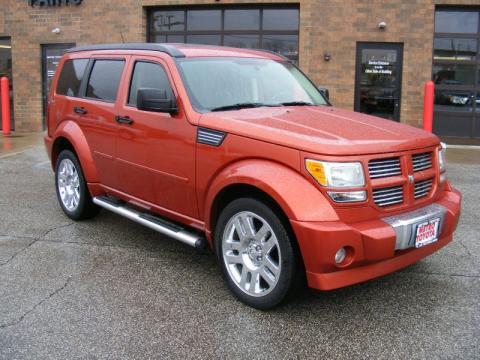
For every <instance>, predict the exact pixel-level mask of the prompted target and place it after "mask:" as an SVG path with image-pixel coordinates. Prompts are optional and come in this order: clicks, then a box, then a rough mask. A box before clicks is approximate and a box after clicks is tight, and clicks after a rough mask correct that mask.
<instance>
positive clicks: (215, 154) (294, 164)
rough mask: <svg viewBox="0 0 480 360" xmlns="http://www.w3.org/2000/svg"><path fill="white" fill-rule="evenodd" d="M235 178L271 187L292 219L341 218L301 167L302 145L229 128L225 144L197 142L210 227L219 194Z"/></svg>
mask: <svg viewBox="0 0 480 360" xmlns="http://www.w3.org/2000/svg"><path fill="white" fill-rule="evenodd" d="M236 184H245V185H251V186H254V187H256V188H257V189H259V190H262V191H263V192H265V193H267V194H268V195H269V196H270V197H271V198H273V199H274V200H275V201H276V202H277V204H278V205H279V206H280V207H281V208H282V210H283V211H284V212H285V214H286V216H287V217H288V218H289V219H290V220H299V221H335V220H338V217H337V214H336V213H335V211H334V209H333V208H332V207H331V205H330V204H329V202H328V201H327V200H326V199H325V198H324V196H323V195H322V193H321V192H320V191H319V190H318V189H317V188H316V187H315V186H314V185H313V184H311V183H310V182H309V181H308V180H307V179H306V178H305V177H304V176H303V175H302V174H301V173H300V154H299V152H298V150H295V149H290V148H285V147H281V146H278V145H274V144H270V143H265V142H260V141H257V140H254V139H249V138H245V137H240V136H236V135H233V134H228V135H227V137H226V139H225V141H224V143H223V144H222V145H221V146H220V147H212V146H209V145H204V144H197V191H198V199H199V208H200V209H199V210H200V214H201V216H202V217H203V219H204V221H205V225H206V230H207V232H208V233H209V232H210V231H211V230H212V219H210V214H211V212H212V206H213V204H214V201H215V198H216V196H217V195H218V194H219V193H220V192H221V191H222V190H223V189H225V188H226V187H228V186H230V185H236Z"/></svg>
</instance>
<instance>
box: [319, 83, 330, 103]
mask: <svg viewBox="0 0 480 360" xmlns="http://www.w3.org/2000/svg"><path fill="white" fill-rule="evenodd" d="M317 88H318V91H320V93H321V94H322V95H323V96H325V98H326V99H327V100H330V92H329V91H328V89H327V88H326V87H323V86H318V87H317Z"/></svg>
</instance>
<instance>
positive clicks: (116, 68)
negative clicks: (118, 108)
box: [86, 60, 125, 101]
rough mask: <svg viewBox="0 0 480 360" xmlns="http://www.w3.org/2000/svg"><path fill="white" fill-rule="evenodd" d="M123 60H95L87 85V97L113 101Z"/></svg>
mask: <svg viewBox="0 0 480 360" xmlns="http://www.w3.org/2000/svg"><path fill="white" fill-rule="evenodd" d="M124 64H125V61H123V60H95V63H94V64H93V68H92V72H91V74H90V79H89V80H88V85H87V95H86V96H87V97H88V98H92V99H99V100H105V101H115V100H116V98H117V92H118V86H119V84H120V79H121V77H122V72H123V66H124Z"/></svg>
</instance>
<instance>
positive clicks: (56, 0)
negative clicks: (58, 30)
mask: <svg viewBox="0 0 480 360" xmlns="http://www.w3.org/2000/svg"><path fill="white" fill-rule="evenodd" d="M81 3H82V0H28V5H30V6H35V5H37V6H62V5H80V4H81Z"/></svg>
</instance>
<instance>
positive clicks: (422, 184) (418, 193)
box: [414, 179, 433, 199]
mask: <svg viewBox="0 0 480 360" xmlns="http://www.w3.org/2000/svg"><path fill="white" fill-rule="evenodd" d="M432 185H433V179H427V180H422V181H419V182H417V183H415V188H414V192H415V199H419V198H421V197H424V196H427V195H428V194H429V193H430V190H432Z"/></svg>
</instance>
